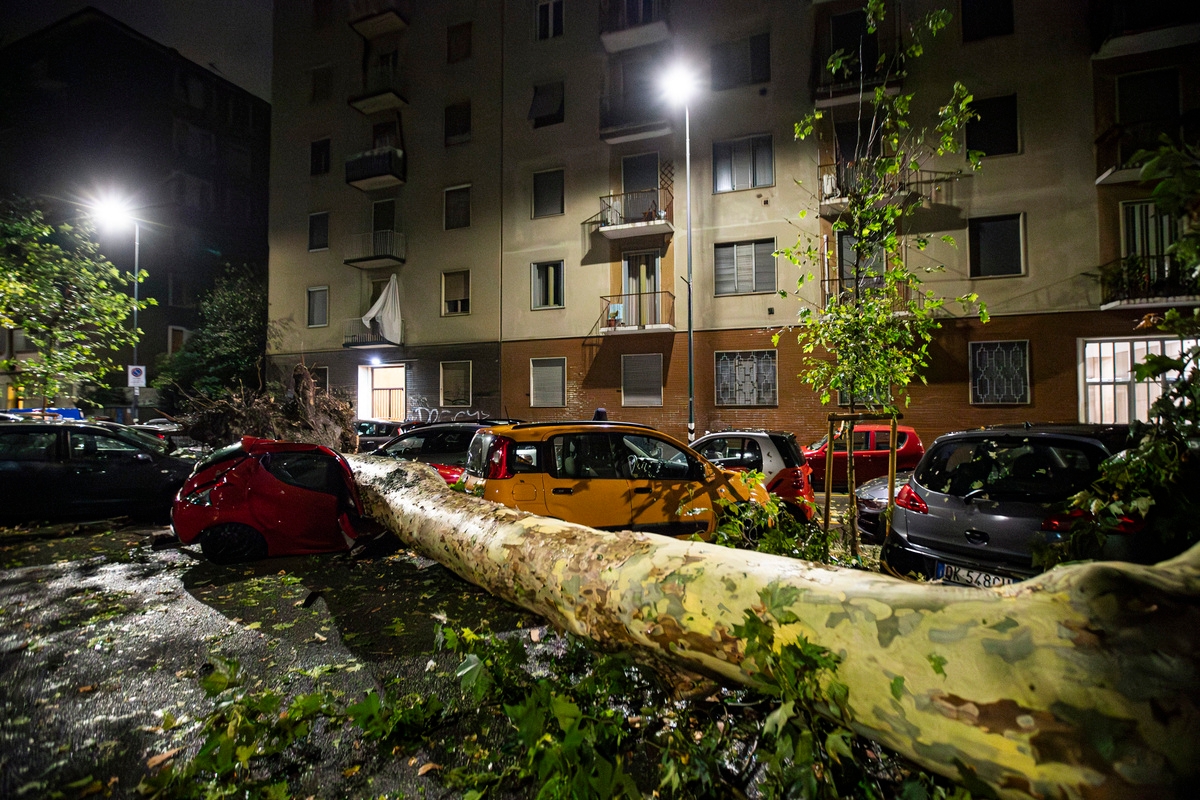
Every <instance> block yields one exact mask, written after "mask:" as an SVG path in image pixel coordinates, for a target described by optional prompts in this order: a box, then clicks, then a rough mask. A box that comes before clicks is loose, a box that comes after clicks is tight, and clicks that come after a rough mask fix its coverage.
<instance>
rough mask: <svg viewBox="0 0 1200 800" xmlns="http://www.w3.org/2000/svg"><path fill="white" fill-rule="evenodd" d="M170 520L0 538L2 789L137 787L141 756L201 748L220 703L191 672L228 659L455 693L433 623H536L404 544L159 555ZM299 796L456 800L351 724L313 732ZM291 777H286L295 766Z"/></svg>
mask: <svg viewBox="0 0 1200 800" xmlns="http://www.w3.org/2000/svg"><path fill="white" fill-rule="evenodd" d="M164 532H165V529H163V528H148V527H127V528H118V529H116V530H114V529H112V528H111V527H109V526H100V527H97V528H94V529H83V530H73V529H70V528H59V529H50V530H47V531H40V532H38V533H37V534H27V533H19V534H16V535H14V534H13V533H12V532H10V531H0V797H3V798H13V797H17V798H24V797H29V798H39V797H49V796H62V797H83V796H114V797H134V796H138V795H137V791H136V787H137V784H138V782H139V781H140V780H141V779H142V778H143V777H144V776H145V775H147V774H148V772H149V769H150V768H149V766H148V764H149V763H154V762H155V760H156V758H157V757H161V756H162V755H163V754H167V753H170V752H171V751H173V750H176V749H177V748H182V749H181V750H180V752H183V753H187V752H189V749H191V750H194V749H195V748H196V747H198V745H199V743H200V741H201V737H200V731H199V728H200V724H201V723H200V720H202V719H203V718H204V717H205V716H206V715H207V714H209V713H210V712H211V711H212V709H213V707H214V701H213V699H212V698H210V697H209V696H208V695H207V694H206V693H205V691H204V690H203V689H202V688H201V685H200V682H199V679H200V677H201V676H202V675H203V674H205V673H206V672H207V671H211V669H212V666H211V665H212V664H213V662H214V660H216V659H219V658H226V659H228V658H232V659H236V660H237V661H238V662H239V663H240V665H241V667H242V670H243V672H244V673H245V674H246V676H247V683H248V684H249V685H250V686H254V687H272V688H279V689H281V690H282V691H284V692H287V693H299V692H308V691H314V690H315V689H318V688H319V689H323V690H326V691H332V692H333V693H335V694H337V695H338V696H340V697H344V698H346V702H347V703H349V702H353V701H354V700H356V699H358V698H360V697H362V695H363V693H364V692H366V691H368V690H370V689H378V690H379V691H380V692H381V694H382V692H383V690H384V688H385V687H388V686H394V687H396V688H397V689H398V690H399V691H400V692H403V693H407V692H421V693H439V694H440V695H441V696H443V697H447V698H450V697H452V696H453V697H457V696H458V686H457V681H456V680H455V679H454V677H453V671H454V668H455V667H456V666H457V658H456V657H455V656H453V655H452V654H447V653H444V652H436V651H435V646H434V628H435V625H436V623H437V621H438V619H439V618H444V619H446V620H448V621H449V622H451V623H452V624H457V625H459V626H467V627H472V628H476V629H478V628H480V627H481V626H485V625H486V626H488V627H490V628H491V629H492V630H493V631H496V632H504V631H513V632H516V634H517V635H521V636H529V635H530V629H535V630H538V633H536V634H534V637H535V638H542V636H541V633H542V631H541V630H540V629H538V628H537V626H539V625H540V624H541V622H540V620H539V619H538V618H537V617H534V616H532V615H530V614H527V613H525V612H523V611H521V610H520V609H517V608H515V607H513V606H510V605H508V604H506V603H502V602H500V601H498V600H496V599H494V598H492V597H491V596H490V595H488V594H487V593H486V592H484V591H482V590H481V589H478V588H476V587H474V586H472V585H470V584H468V583H465V582H464V581H462V580H460V579H459V578H458V577H456V576H455V575H453V574H452V573H450V572H449V571H447V570H446V569H444V568H443V567H441V566H440V565H438V564H436V563H434V562H431V561H429V560H427V559H422V558H419V557H417V556H415V555H413V554H411V553H409V552H407V551H404V550H398V551H396V552H394V553H392V554H391V555H387V556H381V557H376V558H371V559H365V560H354V559H351V558H350V556H349V555H347V554H335V555H324V556H310V557H297V558H278V559H268V560H266V561H262V562H258V563H256V564H252V565H242V566H233V567H221V566H217V565H213V564H210V563H208V562H207V561H204V560H203V558H202V557H201V556H200V554H199V552H198V550H197V551H195V552H193V551H192V550H191V548H178V547H176V548H171V549H162V550H155V549H153V548H152V546H151V540H152V538H153V537H154V536H155V535H156V534H162V533H164ZM310 739H311V741H310V743H309V745H308V746H307V748H306V753H305V756H304V758H305V761H306V763H305V765H304V767H305V768H304V770H303V774H302V775H299V776H298V777H295V778H294V779H293V785H292V790H293V792H295V793H296V794H297V796H300V797H304V796H307V795H308V794H316V795H317V796H319V797H361V796H367V795H369V796H372V797H379V796H395V797H401V796H409V797H412V796H424V795H425V794H426V791H428V792H429V796H438V797H453V796H456V795H455V794H454V793H447V792H446V791H445V789H444V788H442V787H441V785H440V784H439V783H438V782H437V780H436V777H435V776H434V775H433V774H427V771H426V772H422V767H424V766H425V765H426V764H428V763H430V762H433V761H434V760H436V759H442V760H445V757H446V755H447V754H446V753H444V752H443V753H438V752H436V747H435V748H434V750H435V751H431V752H426V751H421V750H417V751H414V752H411V753H410V752H406V753H404V754H403V755H404V757H402V758H396V757H394V756H393V757H390V758H381V757H380V755H379V753H378V752H377V751H376V748H374V746H373V745H372V746H370V747H367V746H365V745H364V743H363V742H362V741H361V740H360V739H359V738H357V737H356V736H355V734H354V731H353V730H352V729H350V728H340V729H333V730H323V731H317V732H316V733H314V735H313V736H312V737H310ZM289 777H291V776H289Z"/></svg>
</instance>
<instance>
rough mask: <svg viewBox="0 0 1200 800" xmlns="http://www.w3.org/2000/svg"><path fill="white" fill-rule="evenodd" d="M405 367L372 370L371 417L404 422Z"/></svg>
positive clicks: (405, 415)
mask: <svg viewBox="0 0 1200 800" xmlns="http://www.w3.org/2000/svg"><path fill="white" fill-rule="evenodd" d="M404 378H405V375H404V365H403V364H401V365H400V366H391V367H375V368H374V369H372V370H371V417H372V418H373V419H395V420H404V419H406V418H407V416H408V408H407V406H405V404H404Z"/></svg>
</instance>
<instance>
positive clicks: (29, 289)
mask: <svg viewBox="0 0 1200 800" xmlns="http://www.w3.org/2000/svg"><path fill="white" fill-rule="evenodd" d="M0 276H3V277H0V325H3V326H4V327H8V328H16V329H20V330H21V331H22V332H23V333H24V335H25V339H26V341H28V342H29V343H31V344H32V345H33V347H34V349H35V350H36V353H37V355H36V357H34V358H30V359H23V360H17V359H16V358H11V359H9V360H7V361H5V362H3V367H4V369H6V370H10V371H12V374H13V382H14V384H15V385H16V387H17V389H18V391H19V392H20V393H21V395H22V396H23V397H27V398H32V397H40V398H41V402H42V406H43V407H45V406H46V405H48V404H49V402H50V401H51V400H53V399H54V398H56V397H58V396H60V395H71V394H72V393H74V392H76V391H77V390H78V388H79V387H81V386H82V385H83V384H85V383H88V382H97V381H100V380H101V379H102V378H103V377H104V375H105V374H106V373H108V372H111V371H112V370H114V369H116V364H115V362H114V360H113V356H114V354H115V353H116V352H117V351H118V350H119V349H120V348H122V347H124V346H126V345H132V344H133V343H134V342H136V341H137V339H138V337H139V336H140V335H141V331H138V330H133V329H132V328H130V327H129V326H128V325H126V322H125V321H126V319H127V318H128V317H129V315H130V314H131V313H133V310H134V308H135V307H136V308H138V309H143V308H146V307H148V306H149V305H151V304H153V302H154V301H153V300H143V301H140V302H138V301H135V300H134V299H133V298H132V297H130V296H129V295H127V294H125V292H124V291H123V287H125V286H128V285H129V284H130V283H132V282H133V281H135V280H136V281H138V282H141V281H142V280H144V279H145V277H146V273H145V272H144V271H142V272H141V273H140V274H138V275H136V276H135V275H133V274H132V273H128V272H122V271H120V270H118V269H117V268H116V267H114V266H113V265H112V264H111V263H110V262H109V261H108V260H107V259H106V258H105V257H104V256H103V255H101V253H100V251H99V249H98V247H97V245H96V243H95V241H93V239H92V228H91V226H90V225H89V223H87V222H86V221H83V222H80V223H79V224H78V225H70V224H67V223H61V224H57V225H54V224H51V223H49V222H47V221H46V220H45V217H44V215H43V213H42V211H41V210H40V209H38V208H37V207H36V206H35V205H34V204H33V203H31V202H30V201H28V200H23V199H10V200H3V201H0Z"/></svg>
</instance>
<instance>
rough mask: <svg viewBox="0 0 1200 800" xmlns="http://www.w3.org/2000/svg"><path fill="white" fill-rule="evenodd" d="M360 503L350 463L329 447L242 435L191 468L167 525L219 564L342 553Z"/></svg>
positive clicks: (355, 523)
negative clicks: (241, 437) (197, 545)
mask: <svg viewBox="0 0 1200 800" xmlns="http://www.w3.org/2000/svg"><path fill="white" fill-rule="evenodd" d="M362 513H363V508H362V502H361V500H360V499H359V496H358V486H357V485H356V484H355V482H354V476H353V474H352V473H351V471H350V465H349V464H347V463H346V459H345V458H343V457H342V456H341V455H340V454H338V453H336V452H334V451H333V450H330V449H329V448H328V447H323V446H321V445H315V444H302V443H298V442H279V441H274V440H271V439H256V438H254V437H252V436H246V437H244V438H243V439H242V440H241V441H240V442H238V443H236V444H232V445H229V446H228V447H223V448H221V449H220V450H217V451H215V452H213V453H212V454H211V455H209V456H208V457H207V458H205V459H203V460H201V461H199V462H198V463H196V468H195V470H194V471H193V472H192V474H191V476H190V477H188V479H187V482H186V483H184V485H183V487H182V488H181V489H180V490H179V494H178V495H177V496H176V498H175V507H174V510H173V513H172V517H171V526H172V528H173V529H174V530H175V534H176V535H177V536H178V537H179V541H181V542H183V543H184V544H193V543H196V542H199V544H200V549H201V550H202V551H203V553H204V556H205V557H206V558H208V559H209V560H210V561H214V562H216V563H220V564H228V563H234V562H238V561H255V560H258V559H261V558H265V557H267V556H281V555H305V554H309V553H328V552H333V551H337V550H346V549H348V548H349V547H351V546H352V544H353V542H354V540H355V539H356V538H357V537H358V532H359V530H360V526H361V525H362V520H361V516H362Z"/></svg>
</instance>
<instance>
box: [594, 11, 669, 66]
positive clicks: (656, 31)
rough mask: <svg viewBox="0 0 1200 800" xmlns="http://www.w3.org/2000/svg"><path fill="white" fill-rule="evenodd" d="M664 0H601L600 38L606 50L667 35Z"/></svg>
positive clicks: (614, 50)
mask: <svg viewBox="0 0 1200 800" xmlns="http://www.w3.org/2000/svg"><path fill="white" fill-rule="evenodd" d="M668 5H669V4H668V2H667V0H633V2H630V1H629V0H600V42H601V43H602V44H603V45H604V50H605V51H606V52H609V53H619V52H621V51H622V50H632V49H633V48H635V47H643V46H645V45H648V44H654V43H656V42H661V41H663V40H665V39H668V38H670V36H671V29H670V28H669V27H668V26H667V11H668Z"/></svg>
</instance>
